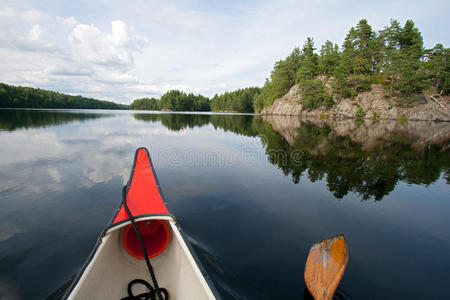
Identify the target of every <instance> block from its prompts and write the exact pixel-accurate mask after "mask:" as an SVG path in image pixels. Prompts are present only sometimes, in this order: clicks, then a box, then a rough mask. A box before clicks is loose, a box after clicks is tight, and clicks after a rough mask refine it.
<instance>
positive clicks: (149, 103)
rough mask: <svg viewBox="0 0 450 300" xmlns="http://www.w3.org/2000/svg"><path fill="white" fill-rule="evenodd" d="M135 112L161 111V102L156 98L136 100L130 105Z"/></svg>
mask: <svg viewBox="0 0 450 300" xmlns="http://www.w3.org/2000/svg"><path fill="white" fill-rule="evenodd" d="M130 109H133V110H161V107H160V104H159V100H158V99H155V98H142V99H136V100H134V101H133V103H131V104H130Z"/></svg>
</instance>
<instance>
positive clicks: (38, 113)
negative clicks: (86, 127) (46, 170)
mask: <svg viewBox="0 0 450 300" xmlns="http://www.w3.org/2000/svg"><path fill="white" fill-rule="evenodd" d="M108 116H109V117H112V116H113V115H112V114H105V113H104V114H102V113H92V112H91V113H86V112H83V111H58V110H53V111H49V110H37V109H29V110H22V109H21V110H18V109H0V130H8V131H13V130H17V129H21V128H39V127H47V126H55V125H62V124H66V123H70V122H83V121H87V120H93V119H98V118H104V117H108Z"/></svg>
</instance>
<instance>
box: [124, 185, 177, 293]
mask: <svg viewBox="0 0 450 300" xmlns="http://www.w3.org/2000/svg"><path fill="white" fill-rule="evenodd" d="M126 188H127V187H126V186H124V187H123V189H122V203H123V207H124V208H125V211H126V212H127V214H128V217H129V218H130V221H131V224H132V225H133V228H134V230H135V231H136V234H137V236H138V238H139V242H140V243H141V248H142V252H144V258H145V262H146V263H147V268H148V271H149V273H150V278H151V279H152V282H153V286H154V287H155V289H154V292H152V294H155V293H156V295H158V298H159V300H168V299H169V294H168V293H167V290H166V289H162V288H161V289H160V288H159V286H158V281H156V276H155V273H154V272H153V267H152V265H151V264H150V259H149V258H148V255H147V249H146V248H145V243H144V238H143V237H142V234H141V232H140V231H139V228H138V227H137V225H136V222H135V221H134V216H133V215H132V214H131V211H130V209H129V208H128V205H127V200H126ZM136 280H138V281H139V282H140V283H142V281H143V282H145V283H146V284H144V285H146V286H147V285H148V286H150V284H148V282H146V281H145V280H142V279H135V280H133V281H131V282H130V283H129V284H128V296H131V297H135V296H133V294H132V293H131V295H130V291H131V286H132V285H133V282H136ZM141 280H142V281H141ZM148 286H147V287H148ZM150 288H151V286H150ZM150 291H152V289H151V290H150ZM161 291H165V293H164V294H165V296H166V298H163V296H162V294H161ZM131 299H133V298H131ZM137 299H140V298H137ZM144 299H148V298H144ZM152 299H156V298H152Z"/></svg>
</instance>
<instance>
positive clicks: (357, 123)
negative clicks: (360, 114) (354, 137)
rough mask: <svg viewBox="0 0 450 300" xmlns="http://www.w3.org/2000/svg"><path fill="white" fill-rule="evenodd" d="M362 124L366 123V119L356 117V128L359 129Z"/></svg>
mask: <svg viewBox="0 0 450 300" xmlns="http://www.w3.org/2000/svg"><path fill="white" fill-rule="evenodd" d="M362 124H364V120H362V119H355V127H356V129H359V127H361V125H362Z"/></svg>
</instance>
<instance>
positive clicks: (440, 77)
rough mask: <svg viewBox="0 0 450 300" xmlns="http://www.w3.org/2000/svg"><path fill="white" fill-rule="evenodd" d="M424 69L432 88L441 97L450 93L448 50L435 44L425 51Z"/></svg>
mask: <svg viewBox="0 0 450 300" xmlns="http://www.w3.org/2000/svg"><path fill="white" fill-rule="evenodd" d="M424 65H425V69H426V70H427V73H428V77H429V78H430V80H431V83H432V84H433V86H434V88H435V89H436V90H437V91H438V93H441V94H443V95H448V94H449V93H450V49H449V48H445V47H444V46H443V45H442V44H437V45H436V46H434V48H432V49H428V50H426V51H425V63H424Z"/></svg>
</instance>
